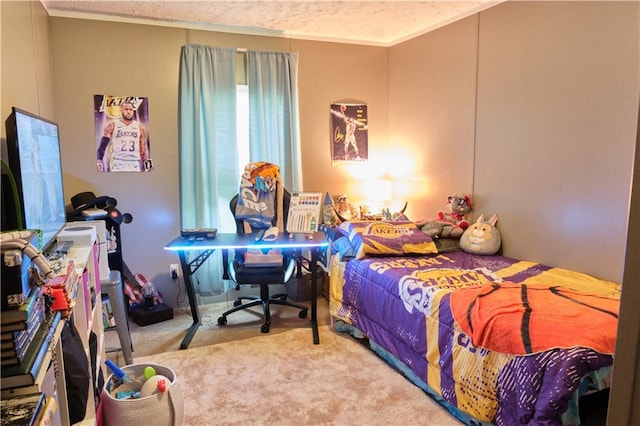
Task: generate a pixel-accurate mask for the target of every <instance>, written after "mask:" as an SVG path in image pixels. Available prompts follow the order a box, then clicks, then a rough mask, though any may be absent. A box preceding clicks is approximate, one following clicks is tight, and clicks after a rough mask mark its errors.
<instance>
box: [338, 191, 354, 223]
mask: <svg viewBox="0 0 640 426" xmlns="http://www.w3.org/2000/svg"><path fill="white" fill-rule="evenodd" d="M335 211H336V214H337V215H338V219H339V222H338V223H341V222H346V221H348V220H353V219H358V216H359V215H358V210H357V209H356V208H355V207H354V206H353V204H351V203H350V202H349V197H347V196H346V195H344V194H343V195H341V196H339V197H338V202H337V203H336V204H335Z"/></svg>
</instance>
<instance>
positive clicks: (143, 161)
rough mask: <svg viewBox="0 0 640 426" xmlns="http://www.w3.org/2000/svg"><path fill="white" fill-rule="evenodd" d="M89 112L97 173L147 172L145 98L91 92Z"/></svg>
mask: <svg viewBox="0 0 640 426" xmlns="http://www.w3.org/2000/svg"><path fill="white" fill-rule="evenodd" d="M93 115H94V119H95V125H96V136H95V139H96V170H97V171H98V172H100V173H103V172H148V171H151V170H152V169H153V162H152V160H151V145H150V143H149V102H148V100H147V98H143V97H138V96H112V95H94V96H93Z"/></svg>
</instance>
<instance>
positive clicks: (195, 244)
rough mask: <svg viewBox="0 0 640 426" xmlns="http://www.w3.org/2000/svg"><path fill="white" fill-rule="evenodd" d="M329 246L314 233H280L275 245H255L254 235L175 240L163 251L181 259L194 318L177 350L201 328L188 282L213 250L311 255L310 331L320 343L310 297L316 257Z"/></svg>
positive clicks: (314, 287) (315, 280) (314, 306)
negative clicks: (285, 251)
mask: <svg viewBox="0 0 640 426" xmlns="http://www.w3.org/2000/svg"><path fill="white" fill-rule="evenodd" d="M328 246H329V241H328V240H327V239H326V237H325V234H324V232H315V233H313V234H306V235H305V234H294V235H292V236H290V235H289V234H288V233H286V232H281V233H280V234H279V235H278V238H277V239H276V240H275V241H268V242H267V241H260V242H256V241H255V235H252V234H245V235H242V234H233V233H228V234H224V233H219V234H217V235H216V237H215V238H212V239H208V240H196V239H187V238H182V237H177V238H176V239H174V240H173V241H171V242H170V243H169V244H167V245H166V246H164V248H165V250H170V251H175V252H177V253H178V257H179V258H180V266H181V268H182V276H183V277H184V285H185V288H186V291H187V296H188V297H189V305H190V307H191V315H192V316H193V324H192V325H191V327H189V330H188V331H187V335H186V336H185V337H184V339H182V343H181V344H180V349H187V348H188V347H189V344H190V343H191V340H192V339H193V336H194V335H195V333H196V331H198V327H200V325H201V324H202V322H201V319H200V311H199V309H198V302H197V300H196V292H195V288H194V285H193V282H192V281H191V276H192V275H193V274H194V273H195V272H196V271H197V270H198V268H200V266H201V265H202V264H203V263H204V262H205V261H206V260H207V259H208V258H209V257H210V256H211V254H213V252H214V251H215V250H224V251H225V252H227V251H228V250H230V249H248V248H263V249H272V248H280V249H283V250H294V251H296V252H300V251H302V250H305V251H306V250H308V251H309V252H310V253H311V259H309V270H310V271H311V294H312V297H311V327H312V331H313V343H314V344H316V345H317V344H318V343H320V336H319V335H318V318H317V299H316V298H315V297H313V295H315V294H317V287H318V271H317V268H318V256H319V252H320V250H321V249H323V248H327V247H328ZM189 253H194V254H195V257H194V258H193V259H191V260H190V259H188V258H187V255H188V254H189Z"/></svg>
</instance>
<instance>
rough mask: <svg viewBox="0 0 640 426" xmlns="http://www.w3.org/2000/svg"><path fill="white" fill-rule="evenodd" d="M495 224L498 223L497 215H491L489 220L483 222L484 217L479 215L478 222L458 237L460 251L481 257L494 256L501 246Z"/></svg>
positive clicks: (500, 239)
mask: <svg viewBox="0 0 640 426" xmlns="http://www.w3.org/2000/svg"><path fill="white" fill-rule="evenodd" d="M496 222H498V215H497V214H493V215H492V216H491V217H490V218H489V220H485V219H484V215H480V217H479V218H478V220H476V222H475V223H472V224H471V226H470V227H469V228H467V230H466V231H464V232H463V233H462V236H461V237H460V248H461V249H462V251H465V252H467V253H472V254H483V255H491V254H496V253H497V252H498V250H500V246H501V245H502V238H500V232H499V231H498V228H496Z"/></svg>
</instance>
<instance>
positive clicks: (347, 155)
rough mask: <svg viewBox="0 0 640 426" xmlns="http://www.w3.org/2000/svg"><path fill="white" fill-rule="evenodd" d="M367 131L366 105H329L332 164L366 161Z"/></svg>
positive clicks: (367, 148) (367, 153)
mask: <svg viewBox="0 0 640 426" xmlns="http://www.w3.org/2000/svg"><path fill="white" fill-rule="evenodd" d="M368 129H369V126H368V122H367V105H366V104H339V103H336V104H331V158H332V164H336V163H340V162H345V161H346V162H354V161H367V159H368V157H369V146H368V144H369V142H368Z"/></svg>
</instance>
